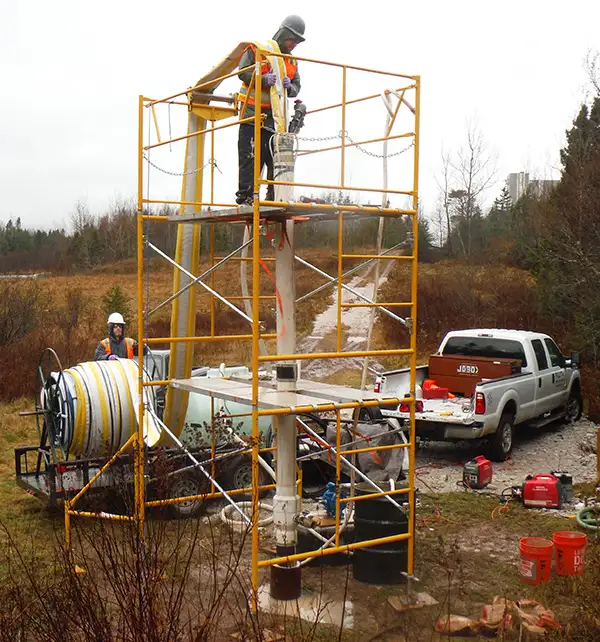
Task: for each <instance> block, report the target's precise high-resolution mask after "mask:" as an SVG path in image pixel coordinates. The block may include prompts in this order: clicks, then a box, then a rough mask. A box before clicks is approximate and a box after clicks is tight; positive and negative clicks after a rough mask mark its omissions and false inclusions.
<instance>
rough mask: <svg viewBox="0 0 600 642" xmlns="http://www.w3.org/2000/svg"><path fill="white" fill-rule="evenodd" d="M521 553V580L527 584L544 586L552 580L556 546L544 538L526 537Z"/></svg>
mask: <svg viewBox="0 0 600 642" xmlns="http://www.w3.org/2000/svg"><path fill="white" fill-rule="evenodd" d="M519 550H520V551H521V567H520V575H521V580H522V581H523V582H525V583H526V584H543V583H544V582H547V581H548V580H549V579H550V569H551V567H552V551H553V550H554V544H553V543H552V542H551V541H550V540H549V539H543V538H542V537H524V538H523V539H522V540H521V541H520V542H519Z"/></svg>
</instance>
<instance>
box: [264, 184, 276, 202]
mask: <svg viewBox="0 0 600 642" xmlns="http://www.w3.org/2000/svg"><path fill="white" fill-rule="evenodd" d="M266 200H267V201H274V200H275V187H274V186H273V185H269V186H268V187H267V198H266Z"/></svg>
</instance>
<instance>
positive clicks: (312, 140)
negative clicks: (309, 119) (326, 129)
mask: <svg viewBox="0 0 600 642" xmlns="http://www.w3.org/2000/svg"><path fill="white" fill-rule="evenodd" d="M342 137H344V138H346V139H347V140H348V142H350V143H352V145H354V147H356V149H358V151H360V152H362V153H363V154H366V155H367V156H373V158H386V157H387V158H392V157H394V156H400V154H404V152H407V151H408V150H409V149H410V148H411V147H414V146H415V140H414V138H413V140H412V141H411V143H410V145H407V146H406V147H405V148H404V149H401V150H400V151H397V152H394V153H393V154H376V153H375V152H370V151H369V150H367V149H365V148H364V147H362V146H361V145H357V144H356V143H355V142H354V141H353V140H352V138H350V134H348V132H347V131H345V132H342V131H341V130H340V131H339V132H338V133H337V134H335V135H334V136H322V137H320V138H319V137H302V136H298V140H306V141H309V142H312V143H315V142H322V141H326V140H335V139H336V138H342ZM301 151H311V150H301Z"/></svg>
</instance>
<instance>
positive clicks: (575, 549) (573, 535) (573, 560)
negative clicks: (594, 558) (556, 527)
mask: <svg viewBox="0 0 600 642" xmlns="http://www.w3.org/2000/svg"><path fill="white" fill-rule="evenodd" d="M552 539H553V541H554V545H555V546H556V574H557V575H583V569H584V559H583V557H584V552H585V545H586V542H587V537H586V535H585V534H584V533H577V532H576V531H557V532H556V533H554V534H553V535H552Z"/></svg>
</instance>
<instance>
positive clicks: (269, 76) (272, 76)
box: [267, 72, 277, 87]
mask: <svg viewBox="0 0 600 642" xmlns="http://www.w3.org/2000/svg"><path fill="white" fill-rule="evenodd" d="M276 82H277V76H276V75H275V74H274V73H273V72H271V73H268V74H267V86H268V87H272V86H273V85H274V84H275V83H276Z"/></svg>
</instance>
